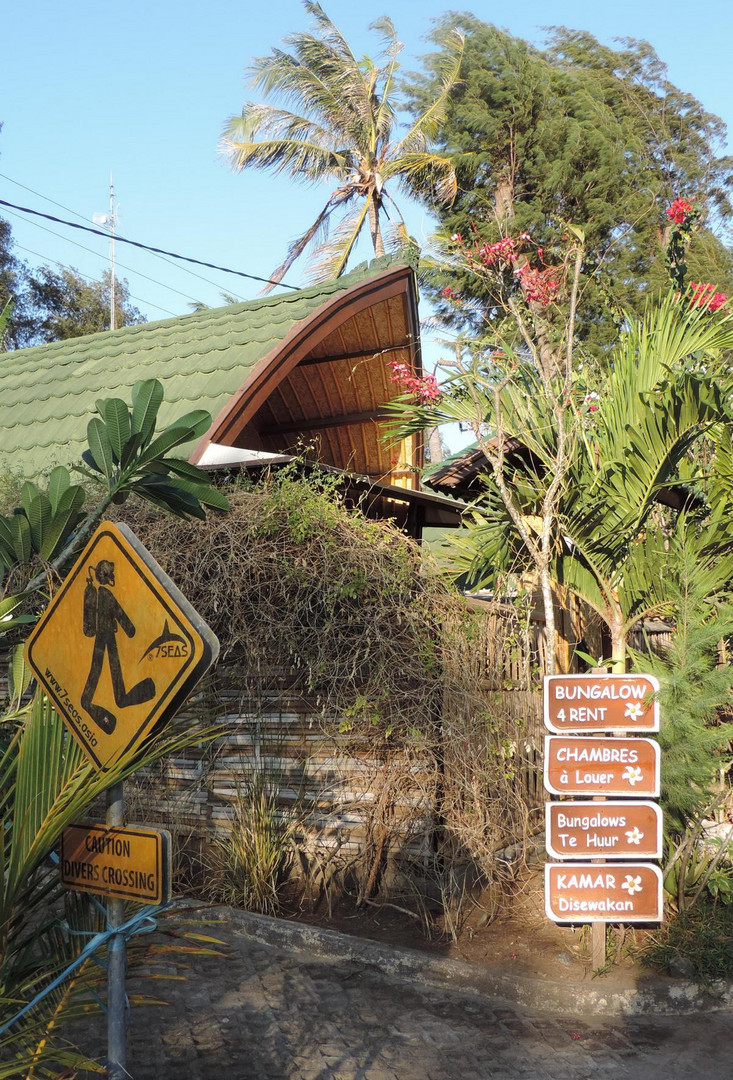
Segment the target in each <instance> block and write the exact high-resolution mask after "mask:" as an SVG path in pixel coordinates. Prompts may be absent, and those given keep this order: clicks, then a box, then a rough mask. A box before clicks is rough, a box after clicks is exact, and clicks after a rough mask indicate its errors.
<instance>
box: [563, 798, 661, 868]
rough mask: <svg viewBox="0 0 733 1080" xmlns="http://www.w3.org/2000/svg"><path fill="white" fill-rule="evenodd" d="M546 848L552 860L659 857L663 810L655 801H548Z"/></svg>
mask: <svg viewBox="0 0 733 1080" xmlns="http://www.w3.org/2000/svg"><path fill="white" fill-rule="evenodd" d="M545 847H546V848H547V854H548V855H550V856H551V857H552V858H553V859H594V858H599V857H602V858H604V859H634V858H636V859H659V858H661V856H662V811H661V810H660V809H659V807H658V806H657V804H656V803H653V802H629V801H626V802H608V801H604V802H558V803H546V804H545Z"/></svg>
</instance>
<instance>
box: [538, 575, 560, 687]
mask: <svg viewBox="0 0 733 1080" xmlns="http://www.w3.org/2000/svg"><path fill="white" fill-rule="evenodd" d="M540 586H541V589H542V607H543V610H544V615H545V674H546V675H554V674H555V668H556V666H557V665H556V663H555V646H556V640H555V598H554V596H553V595H552V581H551V580H550V571H549V568H548V567H543V568H542V570H541V571H540Z"/></svg>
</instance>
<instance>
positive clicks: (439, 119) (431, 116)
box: [393, 32, 465, 158]
mask: <svg viewBox="0 0 733 1080" xmlns="http://www.w3.org/2000/svg"><path fill="white" fill-rule="evenodd" d="M464 47H465V40H464V37H463V35H462V34H460V33H457V32H452V33H451V34H449V35H448V36H447V37H446V38H445V42H444V48H443V50H442V52H441V56H440V67H439V69H438V75H439V78H440V92H439V94H438V96H437V97H436V98H435V100H434V101H433V102H431V104H430V105H429V106H428V108H427V109H425V111H424V112H423V113H421V115H420V116H418V118H417V119H416V120H415V121H414V123H413V124H412V127H411V128H410V130H409V131H408V132H407V134H406V135H405V136H404V137H403V138H402V139H401V140H400V141H399V142H398V143H397V145H396V146H395V147H394V149H393V155H394V157H397V158H399V157H402V156H403V155H404V154H411V153H420V152H422V151H425V150H426V149H427V147H428V146H429V145H430V144H431V143H434V142H435V141H436V140H437V139H438V137H439V136H440V130H441V126H442V124H443V122H444V120H445V117H446V112H447V108H448V102H449V99H450V95H451V94H452V92H453V90H454V89H455V87H456V86H457V84H458V82H459V76H460V70H461V64H462V62H463V51H464Z"/></svg>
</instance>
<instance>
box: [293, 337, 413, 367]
mask: <svg viewBox="0 0 733 1080" xmlns="http://www.w3.org/2000/svg"><path fill="white" fill-rule="evenodd" d="M414 346H415V341H414V340H413V339H412V338H410V339H409V340H408V341H403V342H402V344H401V345H386V346H379V345H378V346H377V347H376V348H375V349H362V350H361V351H360V352H352V353H339V354H337V355H336V356H307V357H306V358H305V360H301V361H300V363H299V364H298V367H310V366H311V365H312V364H333V363H335V362H336V361H337V360H371V359H372V358H373V357H375V356H385V355H387V354H388V353H395V352H402V351H403V350H404V349H411V348H414Z"/></svg>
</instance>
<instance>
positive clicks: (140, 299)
mask: <svg viewBox="0 0 733 1080" xmlns="http://www.w3.org/2000/svg"><path fill="white" fill-rule="evenodd" d="M15 247H17V249H18V251H25V252H27V254H28V255H35V257H36V258H37V259H43V260H44V261H45V262H52V263H54V264H55V265H56V266H60V267H61V269H62V270H68V271H69V272H70V273H74V274H78V275H79V277H81V278H84V280H85V281H89V282H91V283H92V284H94V278H92V277H90V276H89V274H82V272H81V270H77V269H76V267H74V266H67V265H66V263H62V262H59V260H58V259H51V258H49V256H48V255H41V253H40V251H33V250H32V249H31V248H27V247H23V245H22V244H15ZM89 250H91V249H89ZM118 265H122V264H121V263H119V264H118ZM128 296H129V297H130V299H131V300H137V302H138V304H145V305H146V306H147V307H154V308H157V309H158V311H164V312H165V313H166V315H172V316H173V317H174V318H175V316H176V313H175V311H170V310H169V309H168V308H164V307H161V306H160V304H154V303H153V302H152V300H144V299H143V297H142V296H135V295H134V294H133V293H128Z"/></svg>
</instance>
